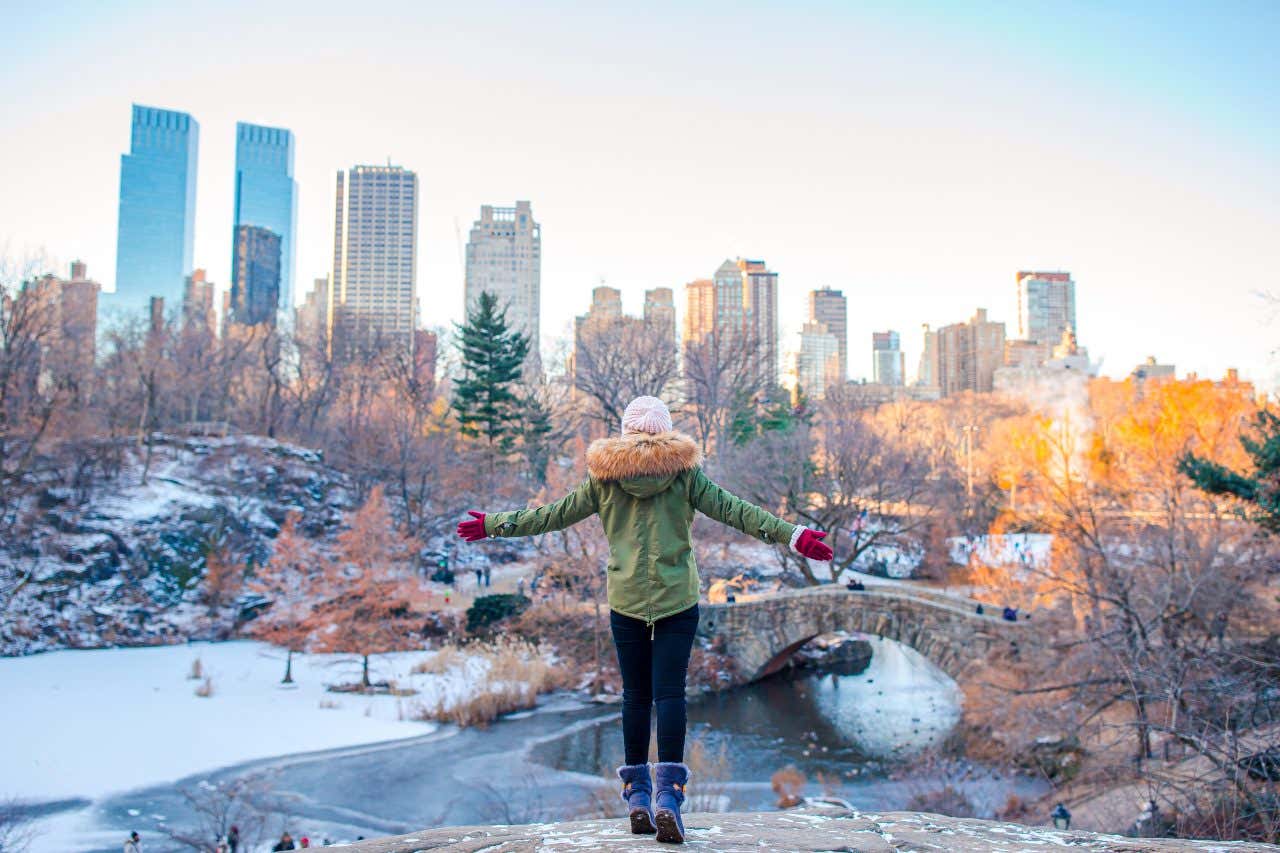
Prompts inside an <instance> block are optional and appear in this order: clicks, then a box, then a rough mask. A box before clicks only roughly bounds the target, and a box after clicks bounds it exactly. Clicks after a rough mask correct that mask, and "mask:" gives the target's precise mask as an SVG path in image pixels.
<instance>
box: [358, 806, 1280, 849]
mask: <svg viewBox="0 0 1280 853" xmlns="http://www.w3.org/2000/svg"><path fill="white" fill-rule="evenodd" d="M685 826H686V827H687V829H688V842H687V843H686V844H685V845H684V846H685V847H686V848H691V849H695V850H716V851H739V850H741V851H747V850H751V851H760V850H787V851H797V853H800V851H815V853H816V851H826V853H836V851H840V853H855V851H856V852H857V853H863V851H866V853H903V851H947V853H964V851H973V852H974V853H977V851H984V853H985V851H1025V850H1047V849H1053V848H1059V847H1067V848H1070V849H1072V850H1108V851H1110V850H1114V851H1128V853H1139V851H1153V853H1154V851H1165V850H1205V851H1223V853H1227V851H1232V853H1236V852H1237V851H1263V850H1271V851H1275V850H1280V848H1277V847H1272V846H1271V845H1267V844H1246V843H1238V842H1231V843H1228V842H1221V841H1179V840H1176V839H1169V838H1161V839H1145V838H1120V837H1118V836H1114V835H1097V834H1095V833H1092V832H1070V831H1068V832H1059V831H1057V830H1052V829H1045V828H1041V827H1030V826H1020V825H1018V824H1013V823H996V822H993V821H984V820H964V819H961V818H953V817H943V816H941V815H932V814H921V813H919V812H885V813H882V814H871V813H866V812H857V811H849V810H847V809H842V808H827V807H823V808H804V809H797V810H793V811H787V812H762V813H755V814H747V813H729V814H691V815H686V816H685ZM345 849H346V850H349V851H359V853H417V851H425V850H459V851H464V853H480V851H484V853H516V851H548V853H550V852H551V851H561V850H571V849H576V850H613V851H647V853H653V851H654V850H656V849H663V850H679V849H680V848H679V847H675V846H667V845H665V844H664V845H659V844H658V843H657V842H656V841H655V840H654V838H653V836H651V835H631V834H629V833H628V832H627V827H626V822H625V821H623V820H619V819H614V820H585V821H573V822H567V823H534V824H525V825H522V826H452V827H445V828H442V829H430V830H424V831H422V832H415V833H413V834H411V835H401V836H397V837H395V838H382V839H379V840H376V841H363V842H360V843H358V844H354V845H351V846H349V847H346V848H345Z"/></svg>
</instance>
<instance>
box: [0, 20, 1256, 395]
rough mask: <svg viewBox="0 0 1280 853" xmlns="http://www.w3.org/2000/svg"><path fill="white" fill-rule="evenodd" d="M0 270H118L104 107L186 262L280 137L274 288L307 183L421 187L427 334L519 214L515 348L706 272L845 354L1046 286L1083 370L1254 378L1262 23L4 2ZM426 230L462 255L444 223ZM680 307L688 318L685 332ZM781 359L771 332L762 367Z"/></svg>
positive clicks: (315, 208) (318, 203) (221, 259)
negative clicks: (22, 266) (292, 197)
mask: <svg viewBox="0 0 1280 853" xmlns="http://www.w3.org/2000/svg"><path fill="white" fill-rule="evenodd" d="M0 17H3V19H4V21H5V26H4V27H3V28H0V89H2V90H3V91H4V93H5V97H4V104H5V108H4V109H3V110H0V187H3V192H0V250H3V251H5V252H7V253H8V254H10V255H21V254H24V253H28V252H31V251H36V250H41V249H43V250H44V251H45V252H47V253H48V254H49V255H50V256H51V257H52V258H54V259H56V260H57V261H58V262H65V261H68V260H70V259H71V258H73V257H77V256H78V257H82V258H84V259H85V260H86V261H87V262H88V263H89V265H90V271H91V273H93V274H94V275H95V276H96V277H97V278H98V279H99V280H101V281H103V282H104V284H107V285H108V286H112V285H113V281H112V279H113V277H114V268H115V229H116V193H117V190H118V182H119V157H120V154H121V153H123V152H125V151H126V150H127V147H128V137H129V104H130V103H131V102H134V101H137V102H140V103H145V104H150V105H155V106H162V107H168V108H172V109H180V110H185V111H188V112H190V113H191V114H192V115H194V116H195V117H196V119H197V120H198V121H199V122H200V125H201V140H200V142H201V150H200V180H199V191H198V209H197V240H196V264H197V265H199V266H204V267H206V268H208V269H209V271H210V274H211V277H213V278H214V279H215V280H216V281H218V282H219V283H225V282H226V281H227V279H228V271H229V261H230V253H231V233H230V232H231V204H232V169H233V160H234V140H233V133H234V125H235V122H236V121H253V122H259V123H264V124H271V125H279V126H284V127H289V128H291V129H292V130H293V131H294V133H295V134H296V136H297V146H298V148H297V178H298V180H299V184H300V196H299V233H298V256H297V270H298V283H297V288H298V291H299V293H301V292H304V291H305V290H306V289H307V287H308V285H309V282H310V280H311V279H312V278H313V277H315V276H318V275H322V274H324V273H325V272H327V269H328V263H329V258H330V256H331V252H332V246H331V241H332V234H331V229H332V224H331V220H332V215H333V211H332V204H333V175H334V172H335V171H336V170H337V169H339V168H345V167H349V166H351V165H353V164H355V163H369V162H372V163H377V162H385V160H386V159H387V158H388V157H390V158H391V160H392V161H393V162H395V163H398V164H401V165H404V166H406V167H408V168H411V169H414V170H416V171H417V172H418V173H419V176H420V179H421V186H422V203H421V209H420V216H421V221H420V232H419V247H420V253H421V262H420V267H419V289H420V293H421V297H422V304H423V312H424V315H425V320H426V321H427V322H428V323H431V324H444V323H447V322H448V321H450V320H453V319H456V318H457V317H458V316H459V315H460V314H461V309H462V271H461V264H460V258H459V255H460V253H459V243H458V236H457V235H458V232H459V231H460V232H461V235H462V240H464V241H465V239H466V232H467V230H468V228H469V225H470V222H471V220H472V219H474V218H475V216H476V215H477V213H478V209H479V206H480V205H481V204H485V203H491V204H506V203H510V202H512V201H514V200H515V199H517V198H527V199H530V200H532V202H533V205H534V212H535V215H536V216H537V218H538V219H539V220H540V221H541V222H542V225H543V231H544V266H543V317H544V321H543V333H544V337H547V338H549V337H552V336H554V335H557V334H561V333H563V332H564V331H565V329H566V324H567V323H568V322H569V321H570V319H571V318H572V316H573V315H574V314H576V313H581V312H582V311H583V310H585V307H586V304H587V302H588V300H589V292H590V288H591V287H592V286H594V285H595V284H596V283H598V282H599V280H600V279H601V278H604V279H605V280H606V281H607V282H608V283H610V284H613V285H615V286H618V287H621V288H622V289H623V291H624V298H625V299H626V300H627V307H628V309H629V310H635V311H638V310H639V307H640V298H641V296H640V294H641V291H642V290H643V289H644V288H646V287H654V286H671V287H675V288H676V289H677V302H678V303H682V301H683V300H682V296H683V290H682V286H683V284H684V283H685V282H687V281H689V280H691V279H693V278H698V277H704V276H709V275H710V274H711V272H712V271H713V270H714V269H715V268H716V266H717V265H718V264H719V263H720V262H721V261H722V260H723V259H724V258H726V257H732V256H735V255H743V256H750V257H759V258H763V259H764V260H766V261H767V262H768V263H769V264H770V266H771V267H773V268H774V269H776V270H777V271H778V272H779V273H780V275H781V283H782V291H783V310H782V315H783V321H784V326H785V328H786V329H787V331H788V332H789V333H790V332H793V331H794V330H795V329H796V328H797V327H798V325H799V323H800V321H801V320H802V319H803V314H804V311H805V300H806V293H807V291H808V290H810V289H812V288H815V287H821V286H824V285H830V286H833V287H838V288H842V289H843V290H844V291H845V293H846V294H847V295H848V296H849V298H850V314H851V316H850V353H851V356H850V362H851V364H850V369H851V372H852V373H853V375H854V376H860V375H865V374H867V373H869V372H870V334H871V331H872V330H873V329H881V328H893V329H896V330H898V331H900V332H901V333H902V336H903V343H904V347H905V348H906V349H907V350H908V356H907V358H908V370H909V372H914V367H915V359H916V358H917V356H918V352H919V340H920V338H919V326H920V324H921V323H924V322H928V323H932V324H934V325H939V324H943V323H947V322H954V321H959V320H963V319H965V318H967V317H968V316H969V315H970V314H971V313H972V311H973V309H974V308H975V307H978V306H982V307H986V308H988V309H989V310H990V312H991V314H992V315H993V317H995V318H996V319H1003V320H1005V321H1006V322H1007V323H1008V324H1009V331H1010V334H1011V335H1012V334H1014V333H1015V331H1016V318H1015V315H1014V273H1015V271H1016V270H1018V269H1035V268H1049V269H1068V270H1070V271H1072V273H1073V274H1074V275H1075V278H1076V281H1077V286H1078V292H1079V297H1078V298H1079V325H1080V337H1081V341H1082V343H1084V344H1086V345H1088V346H1089V347H1090V349H1091V351H1092V352H1093V354H1094V355H1095V357H1098V356H1101V357H1103V358H1104V359H1105V362H1104V370H1105V371H1106V372H1107V373H1110V374H1113V375H1123V374H1125V373H1127V372H1128V371H1129V370H1130V369H1131V368H1132V366H1133V365H1134V364H1135V363H1136V362H1137V361H1139V360H1140V359H1141V358H1143V357H1145V356H1146V355H1148V354H1154V355H1156V356H1157V357H1159V358H1160V359H1161V360H1165V361H1174V362H1175V363H1177V365H1178V366H1179V369H1180V370H1195V371H1199V372H1200V373H1202V374H1212V375H1215V376H1216V375H1220V374H1221V373H1222V371H1223V370H1224V369H1225V368H1226V367H1228V366H1238V367H1240V368H1242V369H1243V370H1244V371H1245V372H1246V374H1247V375H1250V376H1252V377H1253V378H1255V379H1258V380H1263V381H1265V382H1266V383H1267V385H1268V387H1270V386H1271V384H1272V377H1273V372H1274V371H1273V362H1272V359H1271V351H1272V349H1273V348H1274V345H1275V343H1276V342H1277V340H1280V336H1278V335H1277V330H1278V329H1280V326H1277V325H1275V324H1274V323H1271V322H1270V312H1269V310H1268V309H1267V307H1266V305H1265V303H1264V301H1263V300H1262V299H1261V298H1260V297H1259V296H1258V295H1257V294H1258V292H1259V291H1265V290H1271V291H1280V282H1278V281H1277V275H1276V272H1275V271H1276V270H1277V269H1280V174H1278V172H1277V165H1278V160H1280V153H1278V152H1280V146H1277V144H1276V136H1277V130H1280V99H1278V98H1277V96H1276V94H1275V87H1276V83H1277V81H1280V59H1277V55H1276V51H1275V45H1276V44H1277V42H1278V37H1280V3H1274V2H1256V3H1243V2H1241V3H1214V4H1207V3H1127V4H1124V3H1121V4H1116V3H1034V2H1027V3H1013V2H1008V3H983V4H978V3H912V4H900V3H805V4H794V3H780V2H774V3H763V2H755V3H750V2H748V3H742V2H739V3H700V4H695V5H694V6H693V7H692V8H691V7H690V5H689V4H666V3H658V4H654V3H647V4H637V3H629V4H615V3H607V2H604V3H590V4H588V3H567V2H561V3H539V4H531V3H505V2H467V3H451V4H442V3H410V2H403V3H385V2H384V3H371V4H367V7H366V6H361V5H359V4H351V3H343V4H337V3H262V2H255V3H249V2H220V3H192V2H187V3H181V2H169V3H159V2H152V3H143V2H112V3H100V2H83V3H68V2H62V3H60V2H48V3H45V4H42V5H41V6H40V7H39V8H37V7H36V6H35V4H31V3H26V2H11V0H0ZM455 222H456V229H455ZM681 307H683V306H682V304H681ZM785 343H786V344H787V345H790V344H791V343H792V339H791V337H790V335H788V337H787V340H786V341H785Z"/></svg>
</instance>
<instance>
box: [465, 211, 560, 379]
mask: <svg viewBox="0 0 1280 853" xmlns="http://www.w3.org/2000/svg"><path fill="white" fill-rule="evenodd" d="M483 292H488V293H491V294H493V295H494V296H496V297H497V298H498V304H499V306H501V307H503V308H506V309H507V322H508V324H509V325H510V326H511V327H512V328H515V329H519V330H520V331H521V332H524V333H525V334H527V335H528V336H529V339H530V346H529V358H530V363H531V364H536V363H537V358H538V346H539V340H540V338H539V335H540V332H541V292H542V228H541V227H540V226H539V225H538V223H537V222H535V221H534V219H533V207H532V205H531V204H530V203H529V202H527V201H517V202H516V206H515V207H494V206H492V205H488V204H486V205H483V206H482V207H481V208H480V218H479V219H477V220H476V221H475V222H474V223H473V224H472V226H471V237H470V239H469V240H468V241H467V280H466V299H467V308H468V309H470V308H471V307H472V306H474V305H475V304H476V300H477V299H479V298H480V294H481V293H483Z"/></svg>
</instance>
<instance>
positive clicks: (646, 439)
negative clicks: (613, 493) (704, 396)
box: [587, 432, 702, 488]
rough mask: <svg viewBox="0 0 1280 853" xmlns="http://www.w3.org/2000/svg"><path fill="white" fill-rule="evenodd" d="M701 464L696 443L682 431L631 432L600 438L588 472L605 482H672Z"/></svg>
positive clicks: (590, 449)
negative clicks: (644, 480)
mask: <svg viewBox="0 0 1280 853" xmlns="http://www.w3.org/2000/svg"><path fill="white" fill-rule="evenodd" d="M701 464H702V452H701V451H700V450H699V449H698V444H697V442H695V441H694V440H693V439H692V438H690V437H689V436H687V435H685V434H684V433H682V432H660V433H656V434H652V435H651V434H649V433H647V432H632V433H627V434H626V435H622V436H615V437H613V438H601V439H597V440H596V441H593V442H592V443H591V446H590V447H588V448H587V472H588V473H589V474H591V476H592V477H594V478H595V479H597V480H599V481H600V482H602V483H621V482H625V481H628V480H639V479H656V480H667V481H669V480H671V479H672V478H674V477H675V476H676V475H677V474H680V473H682V472H684V471H689V470H692V469H693V468H696V467H698V466H699V465H701ZM663 488H665V485H664V486H663Z"/></svg>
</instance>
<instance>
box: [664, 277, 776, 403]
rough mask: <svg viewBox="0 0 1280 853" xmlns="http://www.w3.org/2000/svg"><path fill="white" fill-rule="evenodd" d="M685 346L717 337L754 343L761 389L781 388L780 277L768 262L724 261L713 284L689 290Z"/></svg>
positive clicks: (701, 281) (702, 283) (704, 283)
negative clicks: (779, 362)
mask: <svg viewBox="0 0 1280 853" xmlns="http://www.w3.org/2000/svg"><path fill="white" fill-rule="evenodd" d="M685 295H686V298H687V300H688V311H687V312H686V314H685V327H684V340H685V343H686V345H688V344H691V343H697V342H699V341H702V340H703V339H705V338H706V337H707V336H708V335H711V334H713V333H715V334H717V335H722V336H724V337H726V338H728V339H733V338H745V339H747V340H751V341H754V342H755V351H754V353H752V355H751V358H752V361H753V363H754V368H755V370H756V372H757V373H758V375H759V377H760V378H759V381H760V385H761V388H762V389H763V388H768V387H771V386H773V385H776V384H777V382H778V274H777V273H776V272H771V271H770V270H769V269H768V268H767V267H766V266H765V263H764V261H753V260H745V259H743V258H738V259H737V260H731V261H725V262H724V263H723V264H721V265H720V268H719V269H717V270H716V272H715V275H714V276H713V277H712V278H711V279H710V280H709V281H708V280H706V279H699V280H698V281H693V282H690V283H689V284H688V285H686V286H685Z"/></svg>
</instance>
